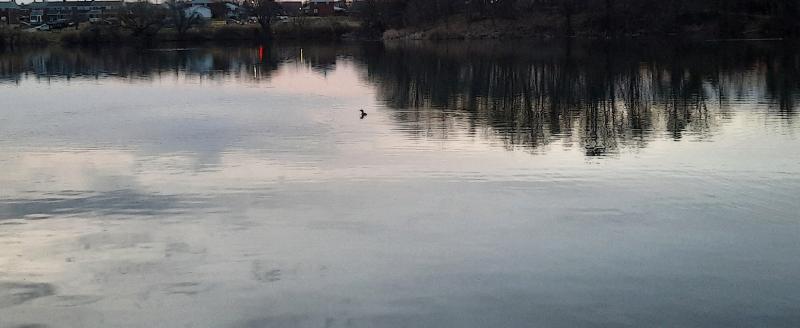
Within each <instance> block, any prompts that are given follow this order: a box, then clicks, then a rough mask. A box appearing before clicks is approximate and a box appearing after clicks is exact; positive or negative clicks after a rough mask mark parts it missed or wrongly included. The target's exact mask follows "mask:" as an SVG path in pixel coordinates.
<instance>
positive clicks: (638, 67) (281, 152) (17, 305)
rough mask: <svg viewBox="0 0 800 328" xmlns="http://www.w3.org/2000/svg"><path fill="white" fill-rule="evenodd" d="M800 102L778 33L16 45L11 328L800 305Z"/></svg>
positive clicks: (500, 321)
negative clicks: (642, 39)
mask: <svg viewBox="0 0 800 328" xmlns="http://www.w3.org/2000/svg"><path fill="white" fill-rule="evenodd" d="M798 100H800V55H798V52H797V51H796V48H795V47H794V46H793V45H789V44H782V43H701V44H693V45H673V44H669V43H658V42H656V43H646V44H635V45H630V44H625V45H623V44H563V43H553V44H526V43H520V44H515V45H512V46H509V45H502V44H492V43H451V44H439V45H431V44H387V45H378V44H339V45H271V46H263V47H227V48H225V47H199V48H172V49H163V48H162V49H149V50H141V49H125V48H117V49H110V48H102V49H89V50H87V49H60V48H49V49H38V50H17V51H7V52H4V53H0V101H1V102H2V109H0V149H1V150H2V151H1V152H0V172H2V173H0V327H18V326H19V327H22V326H29V325H42V326H52V327H64V326H66V327H111V326H113V327H156V326H171V327H531V326H534V327H576V326H592V327H600V326H602V327H611V326H613V327H618V326H629V327H642V326H658V327H665V326H666V327H676V326H680V327H734V326H741V327H752V326H770V327H797V326H800V280H798V279H797V277H798V276H799V275H800V217H799V216H798V212H800V205H799V204H798V199H800V198H798V191H800V176H799V175H798V173H800V152H799V151H798V149H800V140H799V139H798V136H799V135H800V126H799V125H798V124H797V122H796V120H797V119H798V117H797V116H798V114H797V111H798ZM359 109H364V110H365V111H366V112H367V113H368V115H367V116H365V117H363V118H362V117H360V115H359V112H358V110H359Z"/></svg>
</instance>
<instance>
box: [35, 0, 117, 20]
mask: <svg viewBox="0 0 800 328" xmlns="http://www.w3.org/2000/svg"><path fill="white" fill-rule="evenodd" d="M124 5H125V2H124V1H122V0H119V1H114V0H110V1H91V0H88V1H54V2H50V1H44V2H33V3H29V4H27V5H25V9H27V10H28V11H29V18H28V19H29V21H30V23H31V24H32V25H39V24H45V23H50V22H54V21H57V20H70V21H78V22H83V21H87V20H90V19H93V18H94V19H103V18H109V17H113V16H115V15H116V14H117V12H118V11H119V10H120V9H121V8H122V7H123V6H124Z"/></svg>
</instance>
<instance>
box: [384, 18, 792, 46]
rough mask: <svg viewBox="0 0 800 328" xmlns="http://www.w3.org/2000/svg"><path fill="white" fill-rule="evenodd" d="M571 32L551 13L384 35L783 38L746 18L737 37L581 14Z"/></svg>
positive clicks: (710, 27)
mask: <svg viewBox="0 0 800 328" xmlns="http://www.w3.org/2000/svg"><path fill="white" fill-rule="evenodd" d="M571 20H572V22H571V28H570V30H571V31H569V32H568V30H567V28H566V27H565V26H566V25H567V24H566V22H565V19H564V18H563V17H560V16H557V15H553V14H551V13H539V14H531V15H529V16H526V17H525V18H511V19H509V18H497V19H478V20H470V19H466V18H465V16H464V15H453V16H450V17H448V18H446V19H441V20H438V21H436V22H433V23H427V24H419V25H416V26H409V27H404V28H396V29H389V30H387V31H385V32H384V33H383V39H384V40H461V39H463V40H480V39H549V38H553V37H561V36H572V37H578V38H582V39H598V38H640V37H664V36H680V37H682V38H684V39H688V40H692V39H694V40H700V39H703V40H707V39H724V38H741V39H757V38H781V37H784V36H783V35H781V34H780V33H775V32H774V28H771V25H770V24H772V21H771V20H770V19H769V18H767V17H763V16H757V15H753V16H748V17H742V18H741V20H740V24H741V26H739V27H738V29H739V31H738V32H737V33H735V34H729V33H726V31H723V30H721V28H720V26H722V25H721V24H720V22H718V21H715V20H713V19H712V20H708V21H704V22H703V21H698V22H689V23H687V24H685V25H681V26H679V28H663V27H661V26H658V25H652V26H646V25H640V26H636V27H635V28H630V27H628V28H620V29H618V30H617V31H615V33H613V34H610V33H608V32H605V31H603V30H602V29H599V28H597V26H596V25H597V20H598V18H597V17H596V15H594V14H579V15H575V16H573V17H571Z"/></svg>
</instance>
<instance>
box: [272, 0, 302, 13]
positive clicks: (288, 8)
mask: <svg viewBox="0 0 800 328" xmlns="http://www.w3.org/2000/svg"><path fill="white" fill-rule="evenodd" d="M278 4H279V5H280V6H281V8H283V12H284V13H285V14H286V15H287V16H300V14H301V13H302V11H303V2H302V1H281V2H278Z"/></svg>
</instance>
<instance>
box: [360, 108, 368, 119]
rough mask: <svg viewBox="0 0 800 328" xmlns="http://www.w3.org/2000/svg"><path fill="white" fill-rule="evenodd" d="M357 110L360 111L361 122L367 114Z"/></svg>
mask: <svg viewBox="0 0 800 328" xmlns="http://www.w3.org/2000/svg"><path fill="white" fill-rule="evenodd" d="M359 110H360V111H361V119H362V120H363V119H364V117H366V116H367V112H365V111H364V110H363V109H359Z"/></svg>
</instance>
